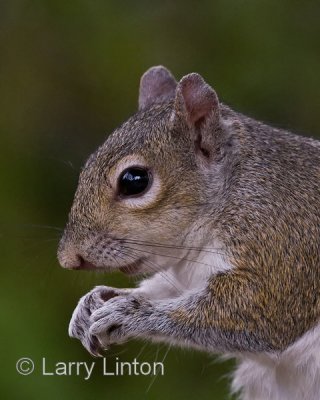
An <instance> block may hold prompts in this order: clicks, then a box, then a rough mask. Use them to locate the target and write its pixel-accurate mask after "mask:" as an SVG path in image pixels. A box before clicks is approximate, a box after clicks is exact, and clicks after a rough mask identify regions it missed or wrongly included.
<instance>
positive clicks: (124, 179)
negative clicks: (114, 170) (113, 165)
mask: <svg viewBox="0 0 320 400" xmlns="http://www.w3.org/2000/svg"><path fill="white" fill-rule="evenodd" d="M150 181H151V175H150V172H149V171H148V170H147V169H145V168H142V167H130V168H127V169H125V170H124V171H123V172H122V173H121V175H120V176H119V180H118V193H119V194H120V195H121V196H123V197H126V196H136V195H141V194H143V193H144V192H145V191H146V190H147V188H148V187H149V185H150Z"/></svg>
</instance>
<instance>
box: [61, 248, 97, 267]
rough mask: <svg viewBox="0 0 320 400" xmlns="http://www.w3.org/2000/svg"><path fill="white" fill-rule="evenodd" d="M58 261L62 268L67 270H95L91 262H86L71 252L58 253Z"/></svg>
mask: <svg viewBox="0 0 320 400" xmlns="http://www.w3.org/2000/svg"><path fill="white" fill-rule="evenodd" d="M58 260H59V263H60V265H61V266H62V267H63V268H67V269H95V268H96V266H95V265H94V264H92V263H91V262H89V261H87V260H86V259H85V258H84V257H82V256H81V255H80V254H78V253H71V252H65V251H62V252H59V253H58Z"/></svg>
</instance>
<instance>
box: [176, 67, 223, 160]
mask: <svg viewBox="0 0 320 400" xmlns="http://www.w3.org/2000/svg"><path fill="white" fill-rule="evenodd" d="M172 120H173V121H176V122H178V124H180V123H181V122H182V123H183V124H186V125H187V126H189V128H191V131H190V133H191V135H192V140H193V142H194V143H195V150H196V151H197V152H198V154H202V155H203V156H204V157H205V158H206V159H209V158H210V156H211V154H212V152H213V151H214V148H215V146H214V143H215V142H216V140H217V135H218V134H219V133H218V132H219V130H220V109H219V100H218V96H217V95H216V92H215V91H214V90H213V89H212V87H211V86H209V85H208V84H207V83H206V82H205V81H204V79H203V78H202V77H201V76H200V75H199V74H196V73H192V74H189V75H186V76H184V77H183V78H182V79H181V81H180V82H179V83H178V86H177V90H176V97H175V102H174V110H173V115H172Z"/></svg>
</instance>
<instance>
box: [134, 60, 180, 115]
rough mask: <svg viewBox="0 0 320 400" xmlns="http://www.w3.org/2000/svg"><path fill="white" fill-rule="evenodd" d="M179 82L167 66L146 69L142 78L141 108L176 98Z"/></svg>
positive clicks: (140, 91)
mask: <svg viewBox="0 0 320 400" xmlns="http://www.w3.org/2000/svg"><path fill="white" fill-rule="evenodd" d="M176 87H177V82H176V80H175V79H174V77H173V76H172V74H171V72H170V71H169V70H167V68H165V67H163V66H161V65H159V66H157V67H152V68H150V69H148V71H146V72H145V73H144V74H143V75H142V77H141V80H140V90H139V110H142V109H143V108H146V107H148V106H150V105H151V104H154V103H162V102H165V101H169V100H171V99H173V98H174V95H175V91H176Z"/></svg>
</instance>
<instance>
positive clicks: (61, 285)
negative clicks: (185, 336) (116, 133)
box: [0, 0, 320, 400]
mask: <svg viewBox="0 0 320 400" xmlns="http://www.w3.org/2000/svg"><path fill="white" fill-rule="evenodd" d="M319 18H320V2H319V1H305V2H301V1H294V0H290V1H289V0H287V1H281V0H268V1H263V0H261V1H257V0H251V1H242V0H224V1H222V0H221V1H212V0H211V1H198V2H196V1H190V0H189V1H188V0H184V1H176V2H173V1H165V0H163V1H161V2H151V1H142V0H140V1H131V2H129V1H121V0H118V1H102V0H99V1H95V0H81V1H67V0H64V1H62V0H41V1H40V0H39V1H36V0H34V1H31V0H30V1H27V0H2V1H1V2H0V57H1V60H0V103H1V106H0V110H1V111H0V135H1V149H0V151H1V156H0V163H1V168H0V173H1V186H2V187H1V198H0V209H1V229H0V235H1V241H0V243H1V268H2V272H1V291H0V296H1V301H0V304H1V320H0V323H1V346H2V349H1V374H0V387H1V389H0V391H1V392H0V394H1V398H2V399H19V400H20V399H22V398H23V399H26V400H29V399H43V398H45V399H48V400H51V399H57V398H60V399H70V398H77V399H102V398H123V399H130V400H134V399H141V398H148V399H163V398H168V397H169V398H175V399H218V400H219V399H225V398H227V393H228V379H229V378H228V374H229V373H230V372H231V371H232V368H233V367H234V364H233V363H232V362H225V363H219V362H217V361H216V360H215V359H214V358H213V357H212V356H208V355H205V354H201V353H196V352H192V351H187V350H179V349H170V350H169V351H168V352H167V347H166V346H156V345H147V346H146V347H144V344H143V343H139V342H136V343H128V344H125V345H123V346H118V347H115V348H113V349H111V351H110V352H109V353H107V355H106V357H107V359H108V360H110V363H113V362H114V361H115V357H117V356H118V357H119V358H120V359H121V360H122V361H130V360H133V358H134V357H137V358H138V360H139V361H141V362H142V361H154V360H156V359H157V360H162V359H163V358H164V357H166V359H165V376H162V377H161V376H160V377H157V378H156V379H153V378H152V377H132V376H131V377H130V376H123V377H102V376H101V374H99V373H96V374H95V375H94V377H93V378H91V379H90V380H88V381H84V380H83V378H82V377H77V376H73V377H48V376H41V370H40V363H41V359H42V357H46V359H47V363H48V364H49V365H50V366H51V367H52V366H53V365H54V364H55V363H56V362H58V361H65V362H66V361H88V362H89V361H92V359H91V357H90V356H89V355H88V354H87V353H86V351H85V350H84V349H83V348H82V346H81V345H80V343H79V342H77V341H75V340H71V339H69V337H68V334H67V326H68V323H69V319H70V316H71V313H72V311H73V309H74V307H75V305H76V302H77V300H78V299H79V297H80V296H81V295H83V294H84V293H85V292H87V291H89V290H90V289H91V288H92V287H93V286H94V285H96V284H108V285H111V286H128V285H133V284H134V283H133V282H131V281H129V280H127V278H125V277H123V276H120V275H119V274H114V275H106V276H104V275H95V274H93V273H92V274H91V273H85V272H72V271H71V272H70V271H65V270H63V269H62V268H60V267H59V265H58V263H57V261H56V247H57V242H58V238H59V235H60V229H62V228H63V226H64V223H65V221H66V218H67V213H68V210H69V207H70V205H71V202H72V198H73V193H74V190H75V188H76V184H77V177H78V173H79V169H80V167H81V165H82V163H83V162H84V160H85V159H86V158H87V156H88V155H89V154H90V153H91V152H92V151H93V150H94V149H95V148H96V147H97V145H98V144H100V143H101V142H102V141H103V140H104V138H105V137H106V135H107V134H108V133H110V132H111V131H112V129H113V128H114V127H115V126H117V124H119V123H120V122H121V121H123V120H124V119H125V118H126V117H127V116H128V115H130V114H131V113H133V112H134V111H135V109H136V105H137V93H138V84H139V79H140V76H141V74H142V73H143V72H144V71H145V70H146V69H147V68H149V67H150V66H152V65H156V64H163V65H166V66H167V67H168V68H170V69H171V70H172V71H173V73H174V74H175V75H176V76H177V77H179V78H180V77H181V76H182V75H184V74H186V73H188V72H191V71H197V72H199V73H201V74H203V76H204V77H205V78H206V80H207V81H208V82H210V83H211V84H212V85H213V86H214V88H215V89H216V91H217V93H218V95H219V96H220V98H221V99H222V100H223V101H224V102H226V103H228V104H230V105H231V106H233V107H234V108H236V109H238V110H239V111H242V112H244V113H247V114H250V115H252V116H255V117H256V118H258V119H262V120H265V121H268V122H270V123H272V124H275V125H278V126H281V127H285V128H289V129H292V130H294V131H296V132H303V133H304V134H307V135H312V136H316V135H317V134H318V133H320V129H319V128H320V118H319V103H320V75H319V67H320V51H319V50H320V48H319V43H320V40H319V39H320V24H319V20H320V19H319ZM23 356H26V357H30V358H32V359H33V360H34V361H35V365H36V368H35V371H34V373H33V374H32V375H30V376H21V375H19V374H18V373H17V372H16V370H15V363H16V361H17V360H18V359H19V358H21V357H23ZM99 363H100V361H99ZM97 371H98V370H97Z"/></svg>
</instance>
